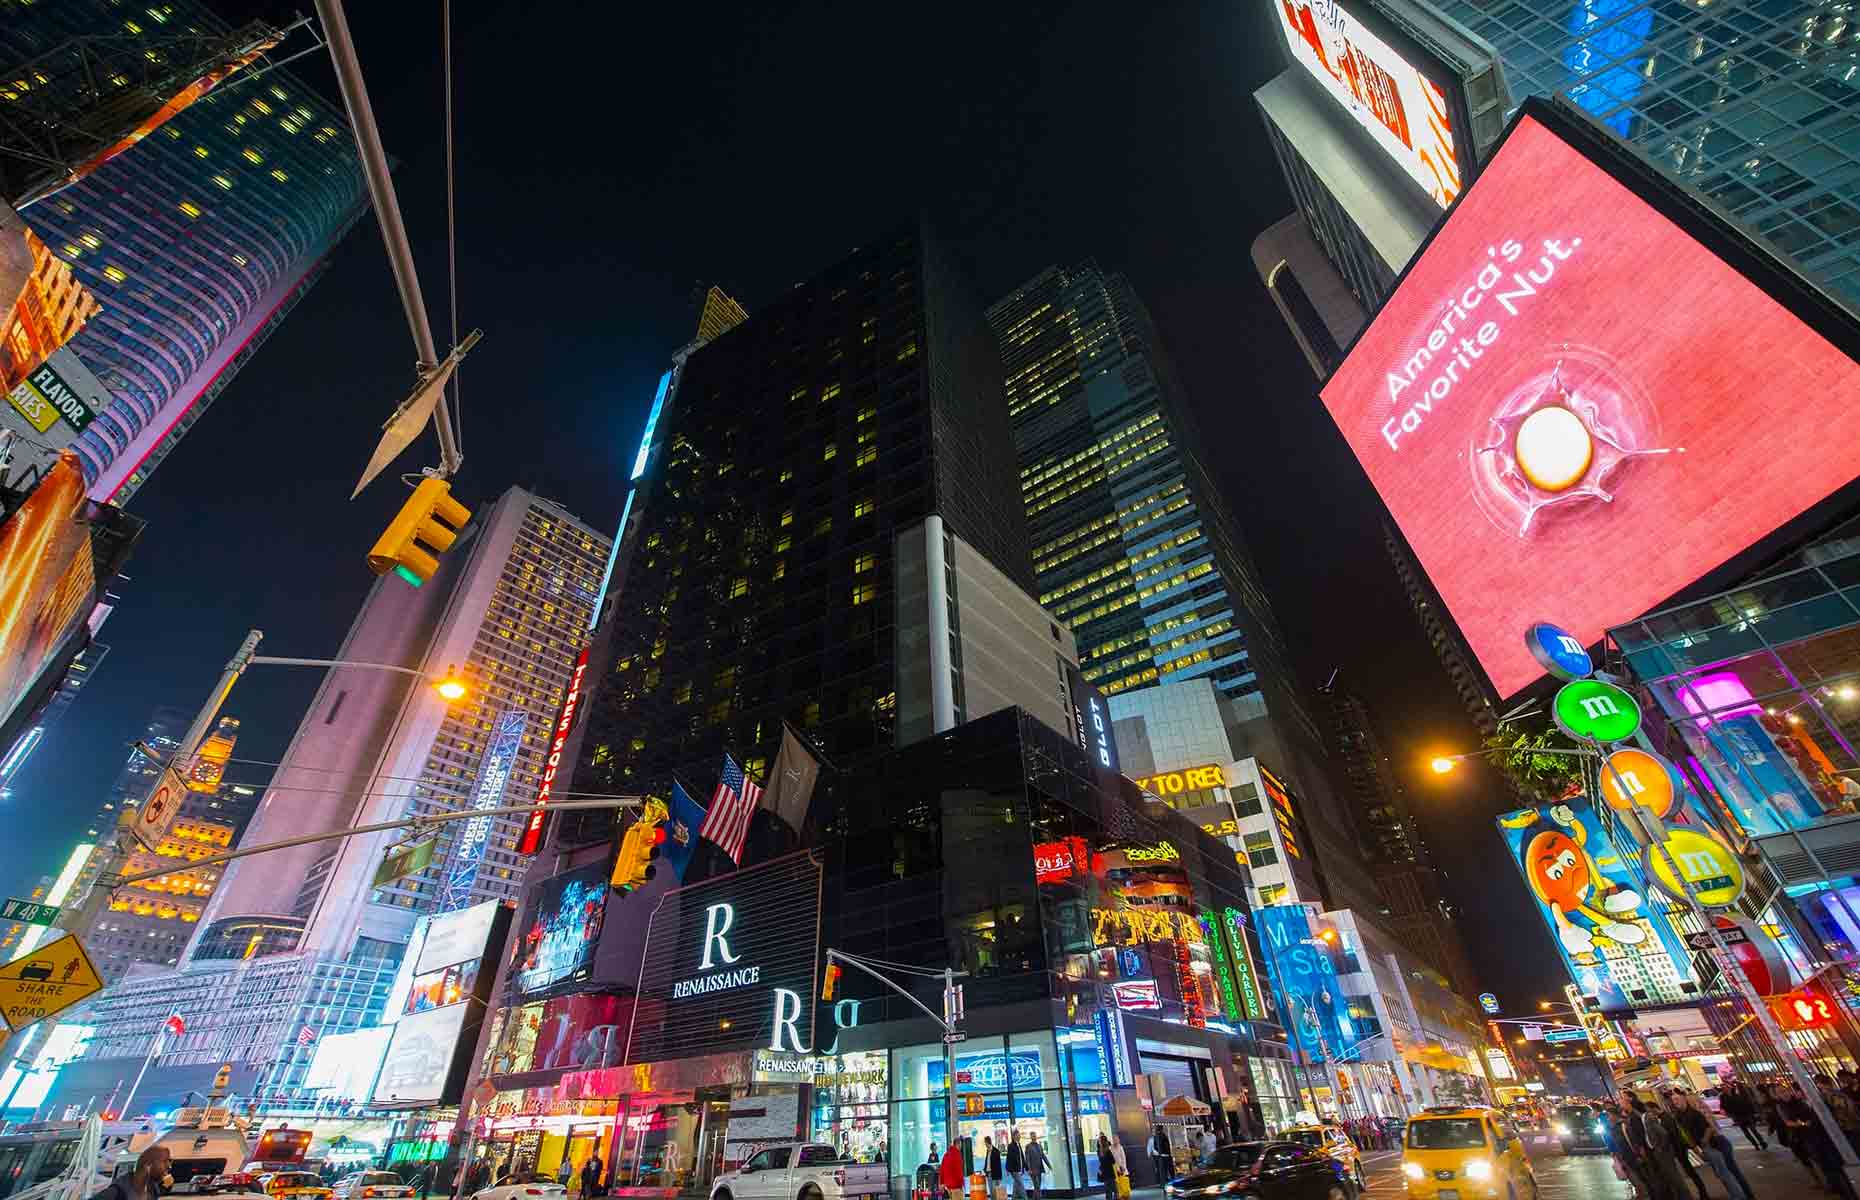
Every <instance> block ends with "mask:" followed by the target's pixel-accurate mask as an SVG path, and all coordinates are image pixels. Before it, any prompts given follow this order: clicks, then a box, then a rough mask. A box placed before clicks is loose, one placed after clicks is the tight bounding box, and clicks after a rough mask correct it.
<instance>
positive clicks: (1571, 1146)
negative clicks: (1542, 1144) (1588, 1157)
mask: <svg viewBox="0 0 1860 1200" xmlns="http://www.w3.org/2000/svg"><path fill="white" fill-rule="evenodd" d="M1602 1129H1603V1125H1602V1115H1601V1114H1600V1113H1599V1112H1597V1111H1596V1110H1595V1109H1594V1107H1593V1106H1591V1105H1588V1104H1565V1105H1564V1106H1563V1107H1562V1108H1559V1109H1557V1110H1556V1112H1555V1114H1553V1115H1552V1116H1551V1118H1550V1130H1551V1132H1552V1133H1554V1134H1556V1142H1557V1145H1559V1146H1561V1147H1562V1148H1563V1153H1565V1154H1574V1153H1576V1152H1577V1151H1581V1150H1599V1151H1601V1152H1603V1153H1607V1151H1608V1139H1607V1138H1606V1137H1604V1136H1602Z"/></svg>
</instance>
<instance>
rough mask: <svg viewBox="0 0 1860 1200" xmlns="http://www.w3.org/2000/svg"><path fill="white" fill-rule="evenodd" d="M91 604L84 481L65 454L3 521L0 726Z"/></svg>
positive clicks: (74, 458)
mask: <svg viewBox="0 0 1860 1200" xmlns="http://www.w3.org/2000/svg"><path fill="white" fill-rule="evenodd" d="M95 602H96V577H95V575H94V573H93V571H92V567H91V548H90V523H89V521H88V520H87V519H86V506H85V498H84V473H83V471H81V470H80V469H79V468H78V458H77V455H75V454H73V453H71V452H70V451H68V450H67V451H65V452H63V453H61V454H60V455H59V456H58V461H57V462H56V463H54V464H53V465H52V468H51V470H50V471H48V472H47V473H46V475H45V478H44V479H43V480H41V481H40V483H39V486H38V487H36V488H34V489H33V490H32V493H31V494H30V495H29V496H27V497H26V499H25V501H24V502H23V503H21V504H20V506H19V507H18V508H16V509H14V510H13V512H12V513H11V514H10V515H8V516H7V518H6V519H5V520H4V521H0V725H4V724H5V722H6V719H7V718H8V717H9V716H11V715H12V713H13V710H14V708H15V707H16V706H17V705H18V704H19V703H20V701H21V700H23V699H25V698H26V697H27V696H28V695H29V694H30V693H31V692H32V691H33V690H34V685H35V684H36V683H37V682H38V681H39V678H40V674H41V672H43V671H44V670H45V668H46V666H47V665H48V664H49V663H50V662H51V660H52V659H53V657H54V656H55V655H56V654H57V652H58V651H59V649H60V648H61V647H63V646H64V645H65V641H66V639H67V638H69V637H70V636H71V634H72V633H73V632H74V631H75V630H76V629H77V628H78V627H79V626H80V625H81V624H82V623H83V621H84V618H85V617H87V616H89V615H90V610H91V606H92V605H93V604H94V603H95Z"/></svg>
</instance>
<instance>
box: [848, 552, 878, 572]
mask: <svg viewBox="0 0 1860 1200" xmlns="http://www.w3.org/2000/svg"><path fill="white" fill-rule="evenodd" d="M877 565H878V555H876V554H861V555H860V556H859V557H858V558H855V559H853V574H854V575H863V574H865V573H866V572H867V571H870V570H871V569H872V568H873V567H875V566H877Z"/></svg>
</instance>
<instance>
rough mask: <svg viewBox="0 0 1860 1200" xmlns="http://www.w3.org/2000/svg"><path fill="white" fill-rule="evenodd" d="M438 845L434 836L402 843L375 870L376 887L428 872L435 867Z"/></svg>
mask: <svg viewBox="0 0 1860 1200" xmlns="http://www.w3.org/2000/svg"><path fill="white" fill-rule="evenodd" d="M438 845H439V839H438V837H436V836H433V837H424V838H420V839H419V840H418V841H412V842H402V843H401V844H400V845H398V846H395V847H393V848H391V849H390V850H389V851H388V852H387V854H386V855H385V856H384V857H383V858H382V859H381V865H380V866H378V867H376V868H375V883H374V886H376V887H378V888H382V887H386V886H387V885H388V884H390V883H393V882H394V881H395V880H396V879H404V878H406V877H407V876H409V875H414V874H417V873H419V872H421V871H424V870H426V868H428V867H430V866H432V865H433V852H434V849H435V848H436V847H437V846H438Z"/></svg>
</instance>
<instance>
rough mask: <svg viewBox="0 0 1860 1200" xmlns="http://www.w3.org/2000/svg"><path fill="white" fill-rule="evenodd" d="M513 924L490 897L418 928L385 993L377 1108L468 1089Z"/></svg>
mask: <svg viewBox="0 0 1860 1200" xmlns="http://www.w3.org/2000/svg"><path fill="white" fill-rule="evenodd" d="M509 930H510V910H509V909H507V908H505V907H504V906H503V905H501V904H499V903H498V902H497V901H495V900H491V901H486V902H485V903H483V904H479V905H475V906H473V907H472V908H470V909H465V910H463V911H460V912H455V913H446V914H444V915H442V916H437V917H433V918H432V919H431V920H430V921H428V922H426V924H425V927H424V928H423V929H419V930H416V934H415V940H414V941H413V942H412V943H409V945H408V948H407V958H406V959H404V960H403V961H402V963H401V974H402V975H403V976H405V977H407V978H405V980H404V981H402V980H396V982H395V986H394V988H393V990H392V992H391V993H390V995H389V1004H390V1005H391V1006H393V1007H391V1009H390V1011H389V1013H388V1014H387V1016H386V1019H385V1020H384V1021H383V1024H384V1025H385V1024H387V1023H388V1022H389V1021H391V1022H392V1026H393V1033H392V1034H391V1035H390V1037H389V1040H388V1043H387V1049H386V1051H385V1053H383V1054H382V1056H381V1060H380V1061H381V1071H380V1073H379V1074H378V1075H377V1076H375V1078H374V1091H373V1099H372V1101H371V1103H373V1104H374V1105H375V1106H376V1107H377V1108H407V1107H413V1106H417V1105H421V1104H453V1103H456V1102H457V1101H458V1099H459V1097H460V1095H461V1094H462V1093H463V1092H464V1089H465V1075H466V1071H467V1068H468V1067H469V1066H470V1062H469V1059H470V1054H469V1053H465V1054H461V1053H459V1049H460V1047H461V1044H462V1045H463V1046H465V1047H467V1048H469V1047H470V1046H472V1045H475V1044H476V1039H477V1035H478V1030H479V1027H480V1026H481V1025H482V1023H483V1019H484V1004H485V1001H486V1000H487V999H488V998H489V996H490V992H491V983H492V980H493V978H494V977H495V976H496V974H497V971H496V963H497V956H498V955H500V954H502V953H503V947H504V940H505V938H506V936H507V935H508V933H509Z"/></svg>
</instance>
